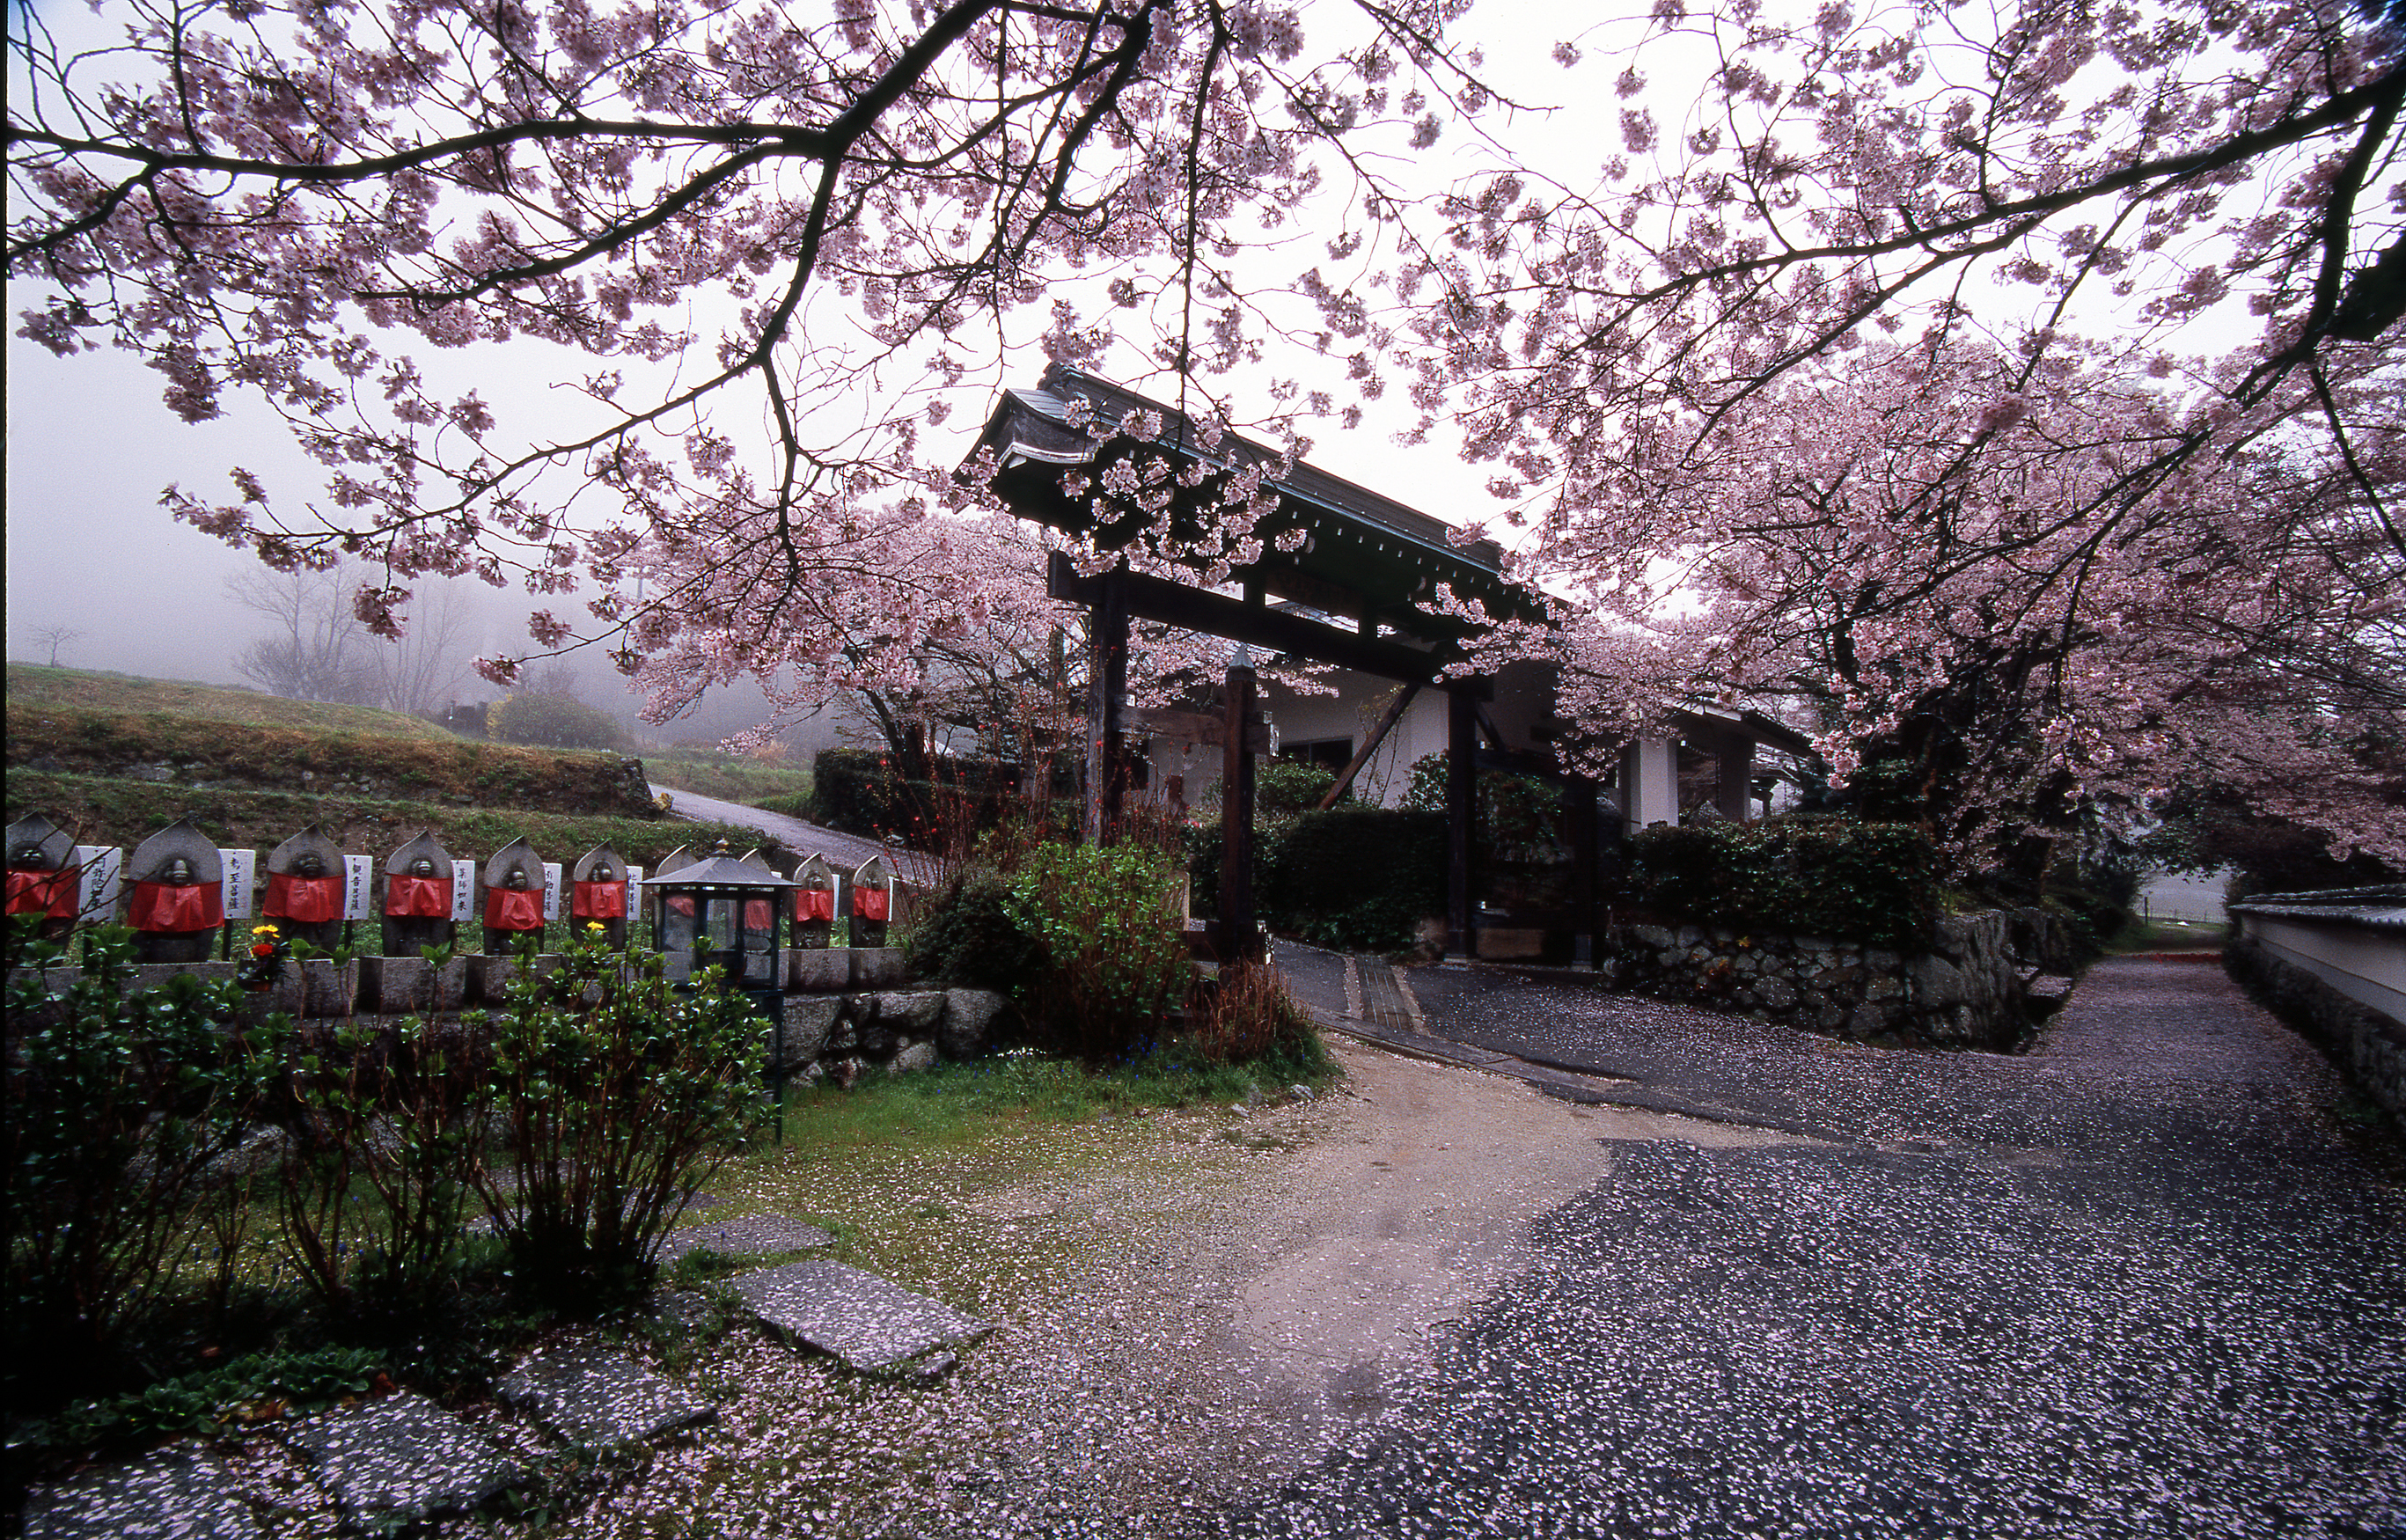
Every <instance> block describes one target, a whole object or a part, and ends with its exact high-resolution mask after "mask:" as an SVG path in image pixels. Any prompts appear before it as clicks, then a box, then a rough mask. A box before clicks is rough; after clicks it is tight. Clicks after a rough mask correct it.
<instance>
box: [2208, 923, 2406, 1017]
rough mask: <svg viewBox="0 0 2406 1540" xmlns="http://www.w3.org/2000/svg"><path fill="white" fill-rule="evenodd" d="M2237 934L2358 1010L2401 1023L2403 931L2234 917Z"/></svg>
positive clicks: (2404, 1007)
mask: <svg viewBox="0 0 2406 1540" xmlns="http://www.w3.org/2000/svg"><path fill="white" fill-rule="evenodd" d="M2237 917H2238V920H2239V925H2240V931H2241V933H2242V934H2243V935H2244V936H2246V937H2247V938H2248V939H2249V940H2252V941H2254V942H2256V943H2257V945H2259V946H2261V947H2263V948H2264V949H2265V950H2266V951H2267V952H2270V953H2271V954H2273V955H2274V956H2276V957H2278V958H2280V959H2281V960H2282V961H2283V962H2285V963H2287V964H2288V965H2289V966H2291V967H2292V968H2302V969H2304V970H2305V971H2306V972H2308V973H2311V974H2313V975H2314V977H2315V978H2317V979H2320V980H2321V981H2322V982H2325V983H2327V984H2328V985H2330V987H2331V988H2333V989H2335V990H2337V991H2339V992H2340V993H2341V994H2342V995H2344V996H2347V997H2348V998H2349V999H2351V1000H2354V1001H2356V1003H2357V1004H2359V1005H2363V1006H2366V1007H2368V1008H2370V1009H2371V1010H2377V1011H2379V1012H2381V1013H2382V1014H2383V1015H2385V1016H2386V1017H2388V1018H2389V1019H2390V1020H2392V1021H2394V1022H2399V1023H2406V930H2389V929H2382V930H2374V929H2369V928H2366V927H2364V926H2362V925H2355V924H2352V923H2350V922H2348V921H2344V920H2338V919H2333V920H2327V921H2318V920H2310V919H2303V918H2297V917H2292V916H2288V915H2279V916H2275V915H2271V914H2256V913H2250V912H2247V911H2245V910H2244V909H2242V910H2240V911H2237Z"/></svg>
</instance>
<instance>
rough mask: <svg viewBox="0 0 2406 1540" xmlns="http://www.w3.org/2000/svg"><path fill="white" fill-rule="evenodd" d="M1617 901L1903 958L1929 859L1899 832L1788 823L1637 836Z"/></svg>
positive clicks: (1932, 887) (1921, 840)
mask: <svg viewBox="0 0 2406 1540" xmlns="http://www.w3.org/2000/svg"><path fill="white" fill-rule="evenodd" d="M1625 882H1626V884H1627V885H1626V888H1625V891H1624V894H1623V897H1622V900H1621V901H1622V902H1624V903H1629V904H1634V905H1635V906H1636V907H1638V908H1640V909H1643V910H1646V911H1650V912H1651V913H1652V914H1653V915H1654V916H1655V917H1656V918H1658V919H1662V920H1667V921H1673V922H1691V923H1695V924H1701V925H1720V926H1723V927H1726V928H1728V929H1732V930H1755V929H1759V930H1776V931H1780V932H1783V933H1788V934H1794V935H1806V936H1827V937H1831V938H1833V939H1840V940H1855V941H1862V942H1867V943H1869V944H1871V945H1874V946H1885V947H1896V948H1900V949H1904V950H1913V949H1916V948H1918V947H1919V946H1921V945H1922V944H1923V943H1924V942H1925V941H1926V940H1928V938H1929V935H1930V928H1931V926H1932V925H1934V924H1935V923H1936V921H1937V918H1938V912H1939V890H1938V858H1937V853H1936V851H1935V850H1933V849H1932V846H1931V842H1930V837H1929V835H1927V834H1926V833H1924V832H1923V831H1922V830H1920V829H1918V828H1917V827H1913V826H1911V825H1907V824H1860V823H1856V822H1854V821H1853V820H1851V819H1845V818H1825V817H1797V818H1778V819H1767V820H1765V821H1763V822H1762V823H1759V824H1735V823H1703V824H1688V825H1684V826H1677V827H1673V826H1663V827H1656V828H1649V829H1644V830H1641V831H1640V832H1639V833H1638V834H1637V835H1636V836H1635V839H1634V841H1632V851H1631V860H1630V864H1629V869H1628V873H1627V876H1626V879H1625Z"/></svg>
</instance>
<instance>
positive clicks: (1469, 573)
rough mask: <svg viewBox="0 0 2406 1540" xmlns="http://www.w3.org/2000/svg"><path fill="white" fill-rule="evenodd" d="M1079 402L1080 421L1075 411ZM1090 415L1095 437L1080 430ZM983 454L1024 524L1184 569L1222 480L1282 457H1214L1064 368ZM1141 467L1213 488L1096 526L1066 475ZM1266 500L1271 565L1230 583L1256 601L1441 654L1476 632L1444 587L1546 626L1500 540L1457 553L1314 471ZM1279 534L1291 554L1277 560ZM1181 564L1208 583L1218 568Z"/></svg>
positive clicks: (1137, 401) (1406, 514)
mask: <svg viewBox="0 0 2406 1540" xmlns="http://www.w3.org/2000/svg"><path fill="white" fill-rule="evenodd" d="M1080 402H1083V403H1085V404H1084V406H1083V408H1073V405H1072V403H1080ZM1082 412H1083V414H1084V420H1085V422H1086V423H1087V424H1088V425H1090V426H1079V425H1078V418H1079V416H1080V414H1081V413H1082ZM1139 412H1154V413H1158V414H1160V417H1161V421H1162V429H1161V431H1160V432H1159V433H1158V434H1156V435H1155V436H1154V437H1153V439H1151V440H1150V441H1147V442H1145V443H1143V444H1141V445H1139V444H1138V443H1136V442H1135V441H1132V440H1130V439H1128V438H1126V437H1122V436H1116V433H1115V431H1116V430H1117V429H1119V427H1120V426H1121V425H1122V424H1123V423H1125V422H1126V421H1127V419H1128V418H1129V417H1134V416H1135V415H1136V414H1138V413H1139ZM986 452H991V453H992V454H993V455H994V457H995V460H996V463H997V466H998V473H997V475H996V477H995V489H996V491H997V492H998V494H999V495H1000V496H1001V497H1002V498H1003V499H1004V501H1005V502H1007V503H1008V504H1009V505H1010V506H1011V508H1012V512H1014V513H1015V514H1017V515H1019V516H1021V517H1024V518H1030V519H1034V520H1036V521H1038V522H1040V523H1042V524H1046V525H1049V526H1051V527H1052V528H1054V529H1056V530H1062V531H1064V532H1065V533H1068V534H1072V535H1076V536H1079V537H1082V538H1086V539H1091V540H1092V541H1093V542H1094V544H1095V545H1096V547H1097V549H1099V550H1105V551H1111V550H1120V549H1125V548H1127V547H1130V546H1157V547H1158V548H1160V549H1162V551H1163V554H1165V555H1168V556H1169V557H1170V558H1171V559H1173V560H1178V559H1182V557H1181V554H1180V552H1179V551H1178V549H1177V543H1179V542H1181V541H1189V542H1191V541H1192V540H1193V539H1194V538H1195V537H1196V535H1197V534H1199V533H1200V532H1201V530H1202V521H1201V520H1200V519H1199V518H1198V517H1197V516H1196V509H1197V508H1199V506H1200V505H1201V503H1202V502H1203V499H1204V497H1205V496H1206V495H1207V493H1208V492H1209V490H1210V486H1211V482H1212V480H1213V479H1216V478H1215V475H1214V473H1219V474H1224V473H1229V472H1234V471H1237V470H1239V469H1243V468H1246V467H1251V466H1265V467H1271V468H1275V467H1276V466H1277V465H1278V464H1279V463H1280V461H1281V455H1280V453H1279V452H1278V451H1277V450H1275V449H1272V448H1269V447H1268V446H1267V445H1261V444H1256V443H1254V442H1253V441H1252V440H1250V439H1246V438H1243V437H1241V436H1238V435H1237V434H1234V433H1229V434H1224V435H1221V436H1220V438H1219V439H1218V441H1217V442H1216V443H1215V444H1213V445H1210V447H1208V448H1207V447H1205V445H1204V443H1203V435H1202V433H1201V432H1200V431H1198V429H1197V428H1196V425H1195V424H1194V423H1193V422H1192V421H1190V420H1189V419H1188V418H1187V417H1184V416H1183V415H1182V414H1181V413H1179V412H1178V411H1177V410H1176V409H1174V408H1172V407H1169V406H1168V405H1165V404H1163V403H1160V402H1156V401H1153V400H1151V399H1149V398H1147V397H1144V396H1140V395H1138V394H1137V393H1136V392H1134V391H1132V390H1125V389H1121V388H1120V387H1118V386H1116V385H1113V384H1111V382H1109V381H1108V380H1102V379H1098V378H1097V377H1095V376H1094V375H1092V374H1085V373H1083V372H1082V371H1080V370H1076V369H1070V368H1067V367H1064V366H1062V365H1060V364H1054V366H1052V367H1051V368H1049V369H1047V370H1046V371H1045V372H1044V375H1043V378H1042V380H1041V382H1040V384H1039V386H1038V388H1037V389H1033V390H1009V391H1005V392H1004V393H1003V395H1002V397H1001V399H1000V400H999V401H998V402H997V403H996V405H995V410H994V412H993V414H992V416H990V417H988V418H987V420H986V425H985V429H984V431H983V432H982V433H981V434H980V435H979V438H978V445H977V450H976V451H975V453H976V454H984V453H986ZM1138 454H1158V455H1161V456H1163V457H1165V458H1167V459H1169V460H1171V461H1173V462H1174V463H1175V464H1177V465H1178V466H1180V467H1181V468H1185V467H1189V466H1195V467H1200V468H1201V470H1202V471H1203V472H1204V473H1206V477H1205V484H1204V487H1203V488H1202V489H1199V490H1195V489H1186V488H1184V487H1182V486H1180V487H1179V489H1178V495H1177V496H1176V497H1174V498H1173V500H1172V502H1171V504H1170V506H1169V508H1168V510H1167V511H1166V516H1164V515H1153V516H1144V515H1129V516H1122V517H1120V518H1118V519H1116V520H1114V521H1111V522H1109V523H1104V522H1101V521H1100V520H1099V519H1098V517H1097V514H1096V512H1095V510H1094V507H1093V503H1092V502H1091V500H1090V499H1088V498H1086V497H1084V496H1072V495H1071V494H1070V493H1069V492H1068V491H1066V490H1065V489H1064V488H1063V486H1062V481H1063V478H1064V473H1076V472H1080V471H1083V472H1086V473H1090V474H1094V473H1100V472H1101V471H1103V470H1104V469H1106V468H1108V466H1109V465H1110V464H1111V462H1112V461H1113V460H1115V459H1122V458H1125V457H1127V456H1130V455H1138ZM973 458H974V456H973ZM1174 485H1175V484H1174ZM1264 487H1265V489H1266V490H1268V491H1270V492H1273V493H1274V494H1275V495H1276V496H1277V498H1278V508H1277V511H1276V512H1274V513H1273V514H1271V515H1269V516H1267V517H1266V518H1264V519H1263V520H1262V521H1261V522H1260V523H1259V524H1258V525H1257V526H1256V529H1255V533H1256V534H1257V535H1259V536H1260V537H1261V539H1262V546H1263V549H1262V555H1261V558H1260V559H1259V560H1258V561H1255V562H1253V563H1250V564H1248V565H1245V566H1241V567H1238V568H1236V569H1235V570H1234V571H1233V572H1231V574H1230V576H1231V578H1232V579H1233V580H1234V581H1237V582H1238V583H1243V584H1246V585H1248V586H1249V588H1250V586H1253V585H1256V584H1257V585H1258V586H1260V588H1261V589H1263V590H1264V591H1266V592H1267V593H1270V594H1276V595H1278V596H1279V597H1281V598H1283V599H1287V600H1294V601H1295V603H1298V604H1301V605H1305V606H1308V607H1309V608H1311V609H1315V610H1318V611H1321V612H1323V613H1325V614H1328V615H1342V616H1344V617H1345V618H1347V619H1349V620H1352V621H1353V622H1354V623H1355V624H1356V625H1357V626H1362V627H1363V628H1364V629H1363V634H1365V635H1371V634H1374V633H1373V631H1372V630H1371V629H1370V628H1373V627H1378V626H1383V627H1386V628H1387V629H1390V630H1391V631H1393V632H1394V633H1395V634H1396V636H1397V639H1398V640H1403V641H1408V642H1412V643H1419V644H1422V645H1432V646H1440V647H1441V646H1444V645H1446V644H1448V643H1458V642H1460V641H1461V640H1462V639H1463V638H1464V637H1465V635H1467V634H1469V633H1470V632H1471V631H1473V630H1474V629H1476V628H1474V627H1472V626H1470V625H1467V624H1465V622H1463V621H1461V620H1459V619H1457V618H1455V617H1453V616H1451V615H1445V614H1443V613H1441V612H1439V611H1437V609H1435V608H1434V605H1435V602H1436V600H1437V596H1438V589H1439V587H1440V586H1443V587H1445V588H1449V589H1451V591H1452V592H1453V594H1454V595H1455V596H1457V597H1459V598H1461V599H1463V600H1475V601H1477V602H1478V603H1479V605H1480V606H1481V607H1482V608H1483V609H1485V611H1486V612H1487V613H1488V614H1489V615H1493V616H1494V617H1496V618H1498V619H1501V618H1505V617H1507V616H1508V617H1511V618H1516V619H1522V620H1530V621H1538V620H1542V619H1544V618H1545V616H1546V614H1547V606H1546V602H1545V600H1544V599H1543V598H1542V597H1541V596H1539V595H1538V594H1537V593H1536V591H1535V590H1534V589H1531V588H1527V587H1524V586H1521V585H1520V584H1517V583H1514V582H1512V581H1510V580H1509V579H1507V577H1505V576H1504V573H1503V551H1502V549H1501V548H1500V547H1499V546H1497V545H1496V544H1495V543H1494V542H1493V541H1489V540H1474V541H1468V542H1464V543H1462V544H1456V536H1457V533H1458V532H1457V531H1456V530H1453V529H1452V528H1451V526H1449V525H1447V524H1446V523H1444V522H1443V521H1442V520H1439V519H1436V518H1432V517H1430V516H1428V515H1426V514H1423V513H1422V512H1420V511H1419V510H1418V509H1415V508H1409V507H1407V506H1405V505H1404V504H1403V503H1400V502H1395V501H1394V499H1393V498H1388V497H1383V496H1381V495H1380V494H1379V493H1377V492H1374V491H1371V490H1370V489H1369V488H1367V487H1361V486H1357V485H1355V484H1354V483H1352V482H1350V481H1347V480H1345V479H1344V478H1343V477H1341V476H1335V475H1331V474H1329V473H1327V472H1325V471H1322V470H1320V469H1318V468H1316V467H1314V466H1312V465H1309V464H1307V463H1301V462H1298V463H1296V464H1295V465H1294V466H1293V467H1292V468H1290V469H1289V470H1287V471H1286V473H1284V474H1275V473H1274V474H1272V475H1271V476H1270V477H1269V478H1267V479H1266V481H1265V482H1264ZM1165 525H1166V528H1165V527H1164V526H1165ZM1281 534H1283V535H1287V536H1288V537H1289V539H1290V543H1291V544H1293V546H1294V548H1293V549H1291V550H1281V549H1280V548H1279V544H1278V539H1277V537H1279V536H1280V535H1281ZM1184 559H1186V560H1187V564H1189V565H1191V566H1193V567H1195V568H1196V569H1198V570H1199V569H1200V568H1201V567H1203V566H1204V565H1207V562H1205V561H1203V560H1200V559H1194V558H1184Z"/></svg>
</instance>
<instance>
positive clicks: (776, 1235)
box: [660, 1214, 835, 1263]
mask: <svg viewBox="0 0 2406 1540" xmlns="http://www.w3.org/2000/svg"><path fill="white" fill-rule="evenodd" d="M834 1244H835V1236H831V1235H828V1233H827V1232H826V1231H825V1230H822V1229H820V1228H819V1227H818V1226H817V1225H815V1224H805V1223H803V1222H801V1221H800V1220H798V1219H789V1218H787V1217H786V1216H785V1215H784V1214H746V1215H744V1216H743V1218H742V1219H730V1220H723V1221H721V1222H718V1223H716V1224H696V1225H692V1226H690V1227H688V1228H686V1229H683V1230H672V1231H670V1232H669V1235H668V1238H667V1239H665V1240H663V1241H661V1242H660V1260H661V1261H662V1262H664V1263H665V1262H674V1261H675V1260H676V1259H677V1258H679V1257H681V1256H683V1255H685V1254H686V1252H687V1251H691V1250H697V1249H698V1248H701V1247H704V1246H707V1247H709V1248H710V1249H711V1250H714V1251H719V1252H724V1253H726V1254H727V1255H729V1256H735V1255H741V1254H743V1253H745V1252H750V1251H802V1250H809V1249H810V1248H812V1247H814V1246H832V1245H834Z"/></svg>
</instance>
